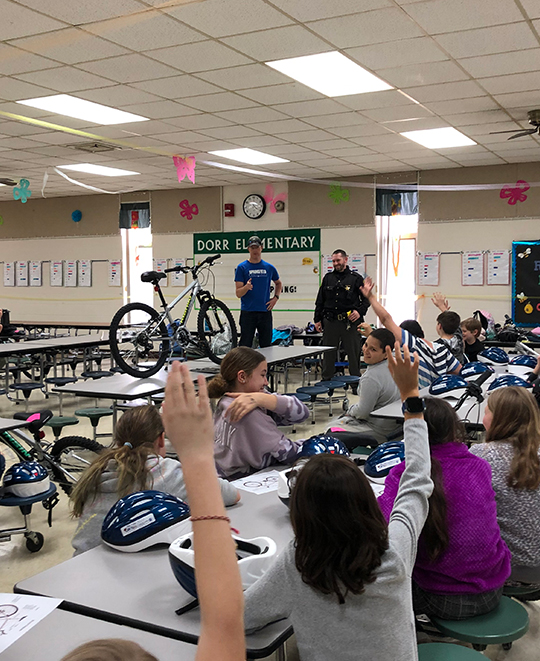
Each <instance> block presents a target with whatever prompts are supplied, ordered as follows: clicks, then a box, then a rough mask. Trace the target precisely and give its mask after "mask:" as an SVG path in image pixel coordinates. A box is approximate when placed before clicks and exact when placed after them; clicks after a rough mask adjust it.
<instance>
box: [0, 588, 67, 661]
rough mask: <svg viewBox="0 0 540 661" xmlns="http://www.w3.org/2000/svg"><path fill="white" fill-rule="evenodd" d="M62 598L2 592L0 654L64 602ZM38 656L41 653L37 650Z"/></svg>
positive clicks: (37, 656)
mask: <svg viewBox="0 0 540 661" xmlns="http://www.w3.org/2000/svg"><path fill="white" fill-rule="evenodd" d="M62 601H63V600H62V599H52V598H50V597H35V596H33V595H28V594H5V593H0V654H1V653H2V652H3V651H4V650H6V649H7V648H8V647H9V646H10V645H11V644H13V643H14V642H15V641H16V640H18V639H19V638H20V637H21V636H22V635H24V634H25V633H26V632H27V631H29V630H30V629H31V628H32V627H33V626H34V625H36V624H37V623H38V622H40V621H41V620H42V619H43V618H44V617H46V616H47V615H49V613H52V611H53V610H54V609H55V608H56V607H57V606H59V605H60V604H61V603H62ZM36 658H39V653H37V652H36Z"/></svg>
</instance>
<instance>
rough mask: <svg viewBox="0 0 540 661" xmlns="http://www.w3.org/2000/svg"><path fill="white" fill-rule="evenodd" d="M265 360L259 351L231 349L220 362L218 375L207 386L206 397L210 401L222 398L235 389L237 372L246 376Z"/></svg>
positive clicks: (242, 348)
mask: <svg viewBox="0 0 540 661" xmlns="http://www.w3.org/2000/svg"><path fill="white" fill-rule="evenodd" d="M265 360H266V358H265V357H264V356H263V355H262V353H260V352H259V351H255V349H250V348H249V347H236V349H232V350H231V351H229V353H228V354H227V355H226V356H225V358H224V359H223V360H222V361H221V365H220V369H219V374H218V375H217V376H215V377H214V378H213V379H212V380H211V381H210V382H209V384H208V396H209V397H211V398H212V399H218V398H219V397H223V395H224V394H225V393H226V392H230V391H232V390H234V389H235V387H236V379H237V376H238V372H241V371H244V372H245V373H246V374H247V375H248V376H249V375H250V374H251V373H252V372H253V370H254V369H255V368H256V367H258V366H259V365H260V364H261V363H262V362H264V361H265Z"/></svg>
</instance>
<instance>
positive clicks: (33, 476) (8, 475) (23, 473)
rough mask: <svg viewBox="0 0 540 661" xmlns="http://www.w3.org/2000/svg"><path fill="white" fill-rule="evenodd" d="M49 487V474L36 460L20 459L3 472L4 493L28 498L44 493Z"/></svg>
mask: <svg viewBox="0 0 540 661" xmlns="http://www.w3.org/2000/svg"><path fill="white" fill-rule="evenodd" d="M49 487H50V480H49V474H48V473H47V471H46V470H45V468H44V467H43V466H42V465H41V464H38V463H37V462H36V461H21V462H20V463H18V464H13V466H10V467H9V468H8V469H7V470H6V472H5V473H4V493H5V494H6V495H8V494H9V495H11V496H17V497H18V498H29V497H31V496H37V495H38V494H40V493H46V492H47V491H48V490H49Z"/></svg>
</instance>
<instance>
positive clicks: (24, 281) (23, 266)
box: [17, 262, 28, 287]
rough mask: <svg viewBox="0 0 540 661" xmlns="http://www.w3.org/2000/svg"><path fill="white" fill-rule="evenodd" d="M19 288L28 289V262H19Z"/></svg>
mask: <svg viewBox="0 0 540 661" xmlns="http://www.w3.org/2000/svg"><path fill="white" fill-rule="evenodd" d="M17 287H28V262H17Z"/></svg>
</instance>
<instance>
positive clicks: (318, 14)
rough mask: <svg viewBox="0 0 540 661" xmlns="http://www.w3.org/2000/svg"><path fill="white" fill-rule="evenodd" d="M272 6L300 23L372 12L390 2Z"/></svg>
mask: <svg viewBox="0 0 540 661" xmlns="http://www.w3.org/2000/svg"><path fill="white" fill-rule="evenodd" d="M272 4H274V5H276V7H279V8H280V9H282V10H283V11H284V12H286V13H287V14H289V15H290V16H294V18H296V19H298V20H299V21H314V20H317V19H320V18H330V17H332V16H343V15H345V14H356V13H358V12H360V11H370V10H371V9H380V8H381V7H388V6H390V5H391V4H392V3H391V2H390V0H362V2H361V3H359V2H358V0H332V2H328V0H310V1H309V2H306V0H272Z"/></svg>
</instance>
